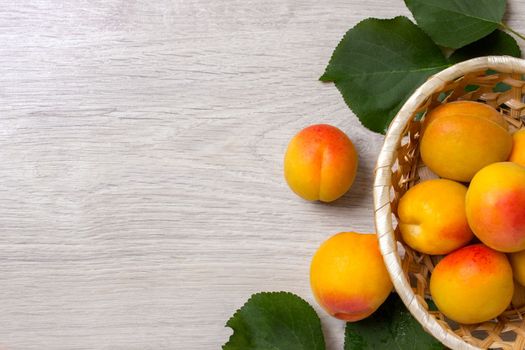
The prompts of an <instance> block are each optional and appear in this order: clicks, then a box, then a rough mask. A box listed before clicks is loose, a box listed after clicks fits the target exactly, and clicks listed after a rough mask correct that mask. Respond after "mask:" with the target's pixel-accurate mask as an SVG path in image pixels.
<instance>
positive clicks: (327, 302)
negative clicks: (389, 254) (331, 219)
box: [310, 232, 392, 322]
mask: <svg viewBox="0 0 525 350" xmlns="http://www.w3.org/2000/svg"><path fill="white" fill-rule="evenodd" d="M310 285H311V287H312V292H313V294H314V296H315V298H316V300H317V302H318V303H319V305H321V306H322V307H323V308H324V309H325V310H326V311H327V312H328V313H329V314H330V315H332V316H334V317H337V318H339V319H342V320H345V321H349V322H353V321H359V320H361V319H363V318H366V317H368V316H369V315H371V314H372V313H373V312H374V311H375V310H376V309H377V308H378V307H379V306H381V304H382V303H383V302H384V301H385V299H386V298H387V297H388V295H389V294H390V292H391V291H392V282H391V281H390V277H389V275H388V271H387V269H386V267H385V264H384V262H383V257H382V256H381V252H380V251H379V245H378V241H377V237H376V235H375V234H359V233H355V232H342V233H339V234H336V235H334V236H332V237H331V238H329V239H328V240H326V241H325V242H324V243H323V244H322V245H321V247H319V249H318V250H317V252H316V253H315V255H314V257H313V259H312V263H311V267H310Z"/></svg>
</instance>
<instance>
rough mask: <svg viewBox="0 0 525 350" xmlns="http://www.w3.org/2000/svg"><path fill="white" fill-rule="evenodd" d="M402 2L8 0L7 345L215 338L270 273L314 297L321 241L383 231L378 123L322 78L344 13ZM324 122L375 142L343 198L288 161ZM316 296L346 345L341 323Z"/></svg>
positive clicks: (0, 155) (4, 113) (3, 280)
mask: <svg viewBox="0 0 525 350" xmlns="http://www.w3.org/2000/svg"><path fill="white" fill-rule="evenodd" d="M510 2H511V4H510V7H511V12H512V14H511V15H510V16H509V18H508V20H509V23H510V24H511V25H512V26H513V27H515V29H518V30H521V31H522V32H523V31H525V6H523V5H521V6H520V5H518V4H519V3H520V1H517V0H510ZM365 4H366V5H365ZM399 14H405V15H408V14H409V13H408V11H407V10H406V9H405V8H404V4H403V2H402V1H401V0H396V1H391V0H372V1H367V2H364V1H361V0H330V1H324V2H320V1H317V0H264V1H262V0H172V1H170V0H161V1H145V0H144V1H143V0H137V1H127V0H98V1H88V0H61V1H51V0H34V1H19V0H3V1H1V4H0V29H1V30H0V101H1V104H0V164H1V166H0V210H1V215H0V230H1V235H0V348H1V349H2V350H7V349H9V350H31V349H35V350H41V349H46V350H55V349H57V350H58V349H63V350H75V349H108V350H109V349H111V350H118V349H122V350H135V349H136V350H147V349H151V350H159V349H170V350H171V349H185V350H191V349H195V350H197V349H218V348H219V347H220V345H221V344H223V343H224V342H225V341H227V339H228V337H229V335H230V334H231V331H230V330H229V329H227V328H225V327H224V324H225V322H226V320H227V319H228V318H229V317H230V316H231V315H232V314H233V312H234V311H235V310H236V309H237V308H239V307H240V306H241V305H242V304H243V303H244V302H245V300H246V299H247V298H248V297H249V296H250V295H251V294H252V293H254V292H257V291H269V290H273V291H278V290H287V291H291V292H294V293H297V294H298V295H300V296H302V297H303V298H305V299H307V300H308V301H309V302H311V303H312V304H314V305H315V303H314V301H313V298H312V295H311V293H310V288H309V282H308V278H309V277H308V270H309V263H310V258H311V256H312V254H313V253H314V251H315V249H316V248H317V247H318V245H319V244H320V243H321V242H322V241H323V240H324V239H326V238H328V237H329V236H330V235H332V234H334V233H337V232H339V231H344V230H355V231H360V232H372V231H373V219H372V197H371V185H372V178H373V167H374V162H375V158H376V155H377V153H378V151H379V148H380V146H381V143H382V137H381V136H380V135H377V134H373V133H371V132H369V131H367V130H366V129H364V128H363V127H361V126H360V124H359V122H358V121H357V120H356V119H355V117H354V116H353V114H352V113H351V112H350V111H349V109H348V108H347V107H346V106H345V105H344V103H343V100H342V98H341V97H340V95H339V93H338V92H337V90H336V89H335V87H333V86H332V85H329V84H322V83H320V82H319V81H318V80H317V78H318V77H319V76H320V75H321V74H322V72H323V70H324V67H325V65H326V63H327V62H328V59H329V58H330V55H331V53H332V50H333V48H334V47H335V45H336V44H337V43H338V41H339V40H340V39H341V37H342V35H343V34H344V32H345V31H346V30H347V29H349V28H350V27H352V26H353V25H355V24H356V23H357V22H358V21H360V20H361V19H364V18H365V17H369V16H376V17H393V16H395V15H399ZM319 122H323V123H330V124H333V125H336V126H338V127H340V128H342V129H343V130H344V131H345V132H347V134H348V135H349V136H350V137H351V138H352V139H353V140H354V142H355V144H356V146H357V149H358V151H359V154H360V169H359V173H358V176H357V180H356V182H355V184H354V186H353V188H352V190H351V191H350V192H349V193H348V194H347V195H346V196H345V197H344V198H342V199H341V200H339V201H337V202H336V203H334V204H331V205H322V204H312V203H308V202H305V201H303V200H301V199H299V198H298V197H296V196H295V195H293V194H292V193H291V191H290V190H289V189H288V188H287V186H286V184H285V182H284V180H283V176H282V158H283V154H284V150H285V148H286V145H287V142H288V141H289V139H290V138H291V137H292V136H293V135H294V134H295V133H296V132H297V131H298V130H300V129H301V128H302V127H304V126H307V125H309V124H313V123H319ZM315 307H316V309H317V310H318V311H319V313H320V316H321V318H322V322H323V325H324V327H325V334H326V337H327V343H328V349H331V350H335V349H341V344H342V337H343V328H344V324H343V323H342V322H339V321H337V320H334V319H331V318H330V317H328V316H326V314H325V313H323V312H322V311H321V310H320V309H319V308H318V307H317V305H315Z"/></svg>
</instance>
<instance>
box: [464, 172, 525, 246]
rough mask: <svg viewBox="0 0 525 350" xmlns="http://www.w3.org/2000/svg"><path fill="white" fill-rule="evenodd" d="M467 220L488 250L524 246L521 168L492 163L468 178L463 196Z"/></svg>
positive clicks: (524, 174)
mask: <svg viewBox="0 0 525 350" xmlns="http://www.w3.org/2000/svg"><path fill="white" fill-rule="evenodd" d="M466 209H467V219H468V223H469V225H470V228H471V229H472V231H473V232H474V234H475V235H476V236H477V237H478V238H479V239H480V241H481V242H483V243H485V244H486V245H488V246H489V247H491V248H492V249H496V250H499V251H501V252H505V253H513V252H517V251H520V250H524V249H525V168H524V167H522V166H521V165H518V164H515V163H511V162H499V163H494V164H491V165H489V166H486V167H485V168H483V169H481V170H480V171H479V172H478V173H477V174H476V176H474V178H473V179H472V182H471V183H470V187H469V189H468V191H467V197H466Z"/></svg>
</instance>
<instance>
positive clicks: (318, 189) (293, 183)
mask: <svg viewBox="0 0 525 350" xmlns="http://www.w3.org/2000/svg"><path fill="white" fill-rule="evenodd" d="M357 162H358V159H357V152H356V150H355V147H354V145H353V144H352V141H350V139H349V138H348V136H346V134H345V133H344V132H342V131H341V130H339V129H338V128H336V127H334V126H330V125H326V124H319V125H312V126H309V127H307V128H305V129H303V130H301V131H300V132H299V133H298V134H297V135H295V136H294V138H293V139H292V140H291V141H290V143H289V145H288V149H287V150H286V154H285V156H284V176H285V178H286V181H287V183H288V185H289V186H290V188H291V189H292V190H293V191H294V192H295V193H296V194H297V195H299V196H300V197H302V198H304V199H306V200H310V201H314V200H320V201H323V202H332V201H334V200H336V199H337V198H339V197H341V196H342V195H344V194H345V193H346V192H347V191H348V190H349V189H350V187H351V186H352V183H353V182H354V178H355V175H356V172H357Z"/></svg>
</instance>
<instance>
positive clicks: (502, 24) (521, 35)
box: [501, 22, 525, 41]
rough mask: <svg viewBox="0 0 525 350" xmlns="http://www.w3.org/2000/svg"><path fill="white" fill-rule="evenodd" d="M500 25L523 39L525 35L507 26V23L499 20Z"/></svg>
mask: <svg viewBox="0 0 525 350" xmlns="http://www.w3.org/2000/svg"><path fill="white" fill-rule="evenodd" d="M501 26H502V27H503V29H505V30H507V31H509V32H511V33H512V34H514V35H516V36H517V37H519V38H520V39H521V40H524V41H525V35H523V34H520V33H518V32H517V31H515V30H514V29H512V28H511V27H509V26H508V25H506V24H505V23H503V22H501Z"/></svg>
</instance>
